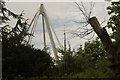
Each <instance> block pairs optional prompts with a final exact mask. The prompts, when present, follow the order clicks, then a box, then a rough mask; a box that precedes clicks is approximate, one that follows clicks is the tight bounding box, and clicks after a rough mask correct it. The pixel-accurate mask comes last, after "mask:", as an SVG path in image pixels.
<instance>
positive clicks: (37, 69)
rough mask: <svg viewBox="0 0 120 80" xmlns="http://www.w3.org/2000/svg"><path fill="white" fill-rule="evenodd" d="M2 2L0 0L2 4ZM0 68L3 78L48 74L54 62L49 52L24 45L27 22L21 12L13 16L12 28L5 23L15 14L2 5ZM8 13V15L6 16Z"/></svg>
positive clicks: (4, 79) (5, 79)
mask: <svg viewBox="0 0 120 80" xmlns="http://www.w3.org/2000/svg"><path fill="white" fill-rule="evenodd" d="M3 3H4V2H0V4H3ZM1 11H2V14H3V15H1V16H2V17H3V18H4V17H6V19H5V20H4V19H3V20H2V23H4V25H5V26H4V25H3V26H2V54H3V55H2V68H3V72H2V73H3V74H2V79H3V80H13V79H14V78H15V77H18V76H21V77H36V76H43V75H45V76H48V77H49V76H50V75H51V74H49V72H51V70H52V68H53V66H54V63H53V62H52V59H51V57H50V55H49V54H47V53H46V52H44V51H41V50H39V49H35V48H33V47H32V46H26V45H25V37H26V36H27V35H29V33H27V27H28V24H27V22H26V19H24V18H23V13H21V14H20V15H18V17H15V19H17V23H16V25H15V27H14V28H12V27H11V26H10V25H7V20H9V21H10V19H9V16H15V15H14V14H15V13H13V12H11V11H10V10H8V9H7V8H5V6H2V10H1ZM7 15H8V16H7Z"/></svg>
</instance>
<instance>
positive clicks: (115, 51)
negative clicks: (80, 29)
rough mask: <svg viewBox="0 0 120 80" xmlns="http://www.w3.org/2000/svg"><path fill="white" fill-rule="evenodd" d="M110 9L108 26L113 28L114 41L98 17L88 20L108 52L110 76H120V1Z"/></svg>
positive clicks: (114, 3)
mask: <svg viewBox="0 0 120 80" xmlns="http://www.w3.org/2000/svg"><path fill="white" fill-rule="evenodd" d="M79 6H80V5H78V7H79ZM79 8H80V7H79ZM108 9H109V10H110V11H109V12H108V13H109V14H110V15H111V17H110V19H109V22H108V27H109V28H112V30H113V36H114V39H115V41H114V42H113V41H112V40H111V37H110V36H109V34H108V33H107V30H106V29H105V27H103V28H102V27H101V25H100V23H99V21H98V20H97V18H96V17H92V18H89V17H88V18H87V19H88V20H87V22H88V23H89V24H90V25H91V27H92V28H93V30H94V31H95V33H96V34H97V35H98V37H99V38H100V40H101V42H102V44H103V46H104V48H105V50H106V52H107V58H108V61H109V65H108V73H109V74H110V76H113V75H114V77H118V78H120V44H119V43H120V1H119V2H113V3H112V5H111V7H108ZM83 15H84V14H83Z"/></svg>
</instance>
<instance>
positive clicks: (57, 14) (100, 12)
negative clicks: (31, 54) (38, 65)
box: [6, 2, 110, 50]
mask: <svg viewBox="0 0 120 80" xmlns="http://www.w3.org/2000/svg"><path fill="white" fill-rule="evenodd" d="M40 4H44V6H45V9H46V13H47V15H48V16H49V21H50V23H51V26H52V27H53V28H54V30H55V31H56V34H57V36H58V38H59V40H60V43H61V44H62V45H63V40H64V38H63V37H64V35H63V33H64V28H65V30H66V37H67V43H68V42H69V43H70V45H71V47H72V48H75V49H76V50H77V48H79V46H80V45H83V44H84V43H85V41H88V40H86V39H82V38H80V37H73V34H71V32H72V31H75V30H76V29H78V28H79V27H82V26H83V25H85V20H84V16H83V15H82V13H81V12H80V11H79V9H78V7H77V6H76V4H75V3H74V2H7V3H6V7H7V8H8V9H10V10H11V11H13V12H15V13H18V14H20V13H21V12H22V11H23V10H24V13H25V14H24V17H25V18H26V19H29V23H30V21H31V20H32V18H33V16H34V15H35V13H36V11H37V10H38V8H39V6H40ZM83 4H84V7H85V9H86V11H87V13H89V10H90V5H91V3H90V2H84V3H83ZM109 5H110V3H109V2H95V5H94V8H93V10H92V14H91V17H93V16H96V17H97V18H98V20H99V22H100V23H101V22H103V21H104V20H108V17H109V16H108V14H107V10H106V7H107V6H109ZM75 21H77V22H78V23H76V22H75ZM10 24H11V25H15V21H13V22H11V23H10ZM41 24H42V22H41V17H40V18H39V21H38V24H37V27H36V30H35V34H34V37H33V39H32V44H34V46H35V47H36V48H40V49H42V48H43V37H42V35H43V34H42V26H41ZM105 24H106V23H104V24H102V26H104V25H105ZM46 38H47V46H48V47H50V49H51V44H50V40H49V36H48V33H47V31H46ZM93 39H95V38H93ZM55 43H56V42H55ZM56 46H58V44H57V43H56ZM67 47H68V45H67Z"/></svg>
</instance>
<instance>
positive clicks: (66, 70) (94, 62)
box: [58, 39, 107, 78]
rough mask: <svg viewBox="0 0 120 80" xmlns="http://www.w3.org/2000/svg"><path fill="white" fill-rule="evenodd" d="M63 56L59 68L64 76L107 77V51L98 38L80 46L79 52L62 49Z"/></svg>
mask: <svg viewBox="0 0 120 80" xmlns="http://www.w3.org/2000/svg"><path fill="white" fill-rule="evenodd" d="M61 52H62V54H63V57H62V58H61V61H60V62H59V63H58V66H59V67H58V68H59V71H60V73H61V74H62V76H63V77H65V76H68V77H72V78H106V77H107V76H106V71H107V60H106V52H105V50H104V48H103V46H102V44H101V42H100V41H99V40H98V39H96V40H93V41H88V42H86V43H85V45H84V47H82V46H80V48H79V49H78V50H77V52H74V51H70V50H66V51H61Z"/></svg>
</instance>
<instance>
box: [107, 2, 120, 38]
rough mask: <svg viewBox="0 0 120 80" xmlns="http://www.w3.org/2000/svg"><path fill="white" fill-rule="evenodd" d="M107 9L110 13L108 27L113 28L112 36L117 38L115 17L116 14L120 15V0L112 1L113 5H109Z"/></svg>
mask: <svg viewBox="0 0 120 80" xmlns="http://www.w3.org/2000/svg"><path fill="white" fill-rule="evenodd" d="M107 10H108V14H109V15H110V18H109V21H108V23H107V26H106V27H108V28H110V29H112V34H111V38H112V39H115V36H116V26H115V18H116V16H120V1H118V2H112V3H111V6H108V7H107Z"/></svg>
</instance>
